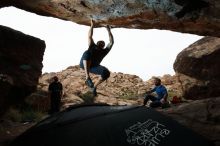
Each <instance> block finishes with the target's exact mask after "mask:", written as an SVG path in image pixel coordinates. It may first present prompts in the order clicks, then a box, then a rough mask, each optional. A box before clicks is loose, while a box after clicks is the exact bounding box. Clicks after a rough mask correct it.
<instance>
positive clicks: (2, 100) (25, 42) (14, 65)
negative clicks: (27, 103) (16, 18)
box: [0, 25, 46, 115]
mask: <svg viewBox="0 0 220 146" xmlns="http://www.w3.org/2000/svg"><path fill="white" fill-rule="evenodd" d="M45 47H46V46H45V43H44V41H42V40H40V39H37V38H34V37H31V36H28V35H25V34H23V33H21V32H18V31H15V30H12V29H10V28H7V27H4V26H1V25H0V107H1V108H0V115H1V112H2V111H4V110H6V109H7V107H8V106H10V105H11V104H17V103H19V102H20V101H22V100H23V99H24V97H26V96H27V95H29V94H30V93H32V92H33V91H34V90H35V89H36V87H37V84H38V78H39V76H40V75H41V69H42V67H43V64H42V61H43V54H44V50H45Z"/></svg>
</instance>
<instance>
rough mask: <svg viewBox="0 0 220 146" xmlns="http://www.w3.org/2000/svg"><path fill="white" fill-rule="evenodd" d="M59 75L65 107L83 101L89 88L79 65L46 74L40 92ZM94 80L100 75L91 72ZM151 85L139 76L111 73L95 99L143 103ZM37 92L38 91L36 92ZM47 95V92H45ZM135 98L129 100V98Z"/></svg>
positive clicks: (109, 102) (42, 79) (42, 78)
mask: <svg viewBox="0 0 220 146" xmlns="http://www.w3.org/2000/svg"><path fill="white" fill-rule="evenodd" d="M54 75H57V76H58V77H59V79H60V82H61V83H62V84H63V87H64V98H63V100H62V102H63V105H64V106H63V107H64V108H65V107H68V106H69V105H71V104H72V105H73V104H78V103H82V102H84V101H83V98H84V97H85V95H86V94H87V93H88V91H89V88H88V87H87V86H86V85H85V73H84V71H83V70H82V69H80V68H79V66H73V67H68V68H67V69H66V70H63V71H62V72H58V73H49V74H44V75H43V76H41V78H40V79H39V85H38V89H39V90H38V93H39V94H40V93H42V91H43V92H47V91H48V85H49V83H50V79H51V78H52V77H53V76H54ZM91 78H92V80H93V81H94V82H96V81H97V79H98V76H97V75H94V74H91ZM148 88H149V86H148V85H146V83H145V82H144V81H142V79H140V78H139V77H138V76H134V75H128V74H122V73H111V76H110V78H109V79H108V80H107V81H105V82H104V83H102V84H101V85H100V86H99V87H98V89H97V92H98V97H97V98H95V99H94V102H96V103H108V104H110V105H122V104H123V105H130V104H141V103H142V98H138V96H139V97H142V96H143V94H144V93H145V91H146V90H148ZM35 94H36V93H35ZM43 96H44V97H47V95H46V94H43ZM131 97H132V98H133V99H134V100H129V98H131Z"/></svg>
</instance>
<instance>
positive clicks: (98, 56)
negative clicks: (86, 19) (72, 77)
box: [80, 19, 114, 96]
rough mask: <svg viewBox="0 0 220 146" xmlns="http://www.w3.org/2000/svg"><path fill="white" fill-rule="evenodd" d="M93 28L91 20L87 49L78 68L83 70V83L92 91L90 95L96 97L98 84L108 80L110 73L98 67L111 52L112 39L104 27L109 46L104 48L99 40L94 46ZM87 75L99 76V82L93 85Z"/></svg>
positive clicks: (103, 44) (102, 42)
mask: <svg viewBox="0 0 220 146" xmlns="http://www.w3.org/2000/svg"><path fill="white" fill-rule="evenodd" d="M93 27H94V21H93V20H92V19H91V27H90V30H89V34H88V41H89V42H88V45H89V48H88V50H86V51H85V52H84V53H83V55H82V57H81V60H80V68H82V69H84V71H85V75H86V80H85V83H86V85H87V86H89V87H90V88H91V90H92V93H93V95H94V96H96V95H97V92H96V88H97V86H98V85H99V84H101V83H102V82H103V81H105V80H106V79H108V78H109V76H110V72H109V70H108V69H107V68H106V67H104V66H102V65H100V63H101V62H102V60H103V58H104V57H105V56H106V55H107V54H108V53H109V51H110V50H111V48H112V46H113V44H114V39H113V35H112V33H111V28H110V26H109V25H107V26H106V28H107V31H108V35H109V44H108V45H107V46H106V47H105V42H104V41H102V40H100V41H98V42H97V43H96V44H95V43H94V41H93V38H92V36H93ZM89 73H94V74H97V75H100V78H99V80H98V81H97V82H96V83H95V84H94V83H93V81H92V80H91V78H90V75H89Z"/></svg>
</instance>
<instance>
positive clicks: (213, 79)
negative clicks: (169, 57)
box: [174, 37, 220, 99]
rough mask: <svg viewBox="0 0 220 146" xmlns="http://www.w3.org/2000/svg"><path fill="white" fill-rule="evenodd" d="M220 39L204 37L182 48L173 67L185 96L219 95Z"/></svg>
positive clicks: (192, 97)
mask: <svg viewBox="0 0 220 146" xmlns="http://www.w3.org/2000/svg"><path fill="white" fill-rule="evenodd" d="M219 56H220V39H219V38H213V37H205V38H203V39H201V40H199V41H197V42H196V43H194V44H192V45H190V46H189V47H188V48H186V49H185V50H183V51H182V52H181V53H180V54H179V55H178V56H177V58H176V61H175V63H174V69H175V71H176V72H177V76H178V78H179V81H180V83H181V84H182V89H183V96H184V97H185V98H191V99H198V98H207V97H217V96H219V95H220V72H219V68H220V64H219V62H220V57H219Z"/></svg>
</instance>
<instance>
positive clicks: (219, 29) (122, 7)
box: [0, 0, 220, 36]
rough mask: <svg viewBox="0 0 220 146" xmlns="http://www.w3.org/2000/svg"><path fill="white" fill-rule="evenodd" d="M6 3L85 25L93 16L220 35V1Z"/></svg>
mask: <svg viewBox="0 0 220 146" xmlns="http://www.w3.org/2000/svg"><path fill="white" fill-rule="evenodd" d="M4 6H16V7H18V8H21V9H24V10H28V11H31V12H35V13H37V14H40V15H45V16H52V17H57V18H60V19H64V20H69V21H73V22H76V23H78V24H83V25H89V22H90V19H91V18H93V19H94V20H95V21H96V22H97V26H104V25H106V24H110V25H112V26H113V27H125V28H137V29H166V30H173V31H179V32H187V33H194V34H198V35H205V36H206V35H210V36H220V25H219V23H220V13H219V11H220V1H219V0H209V1H205V0H195V1H189V0H163V1H159V0H138V1H133V0H117V1H116V0H106V1H103V0H10V1H9V0H1V2H0V7H4Z"/></svg>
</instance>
